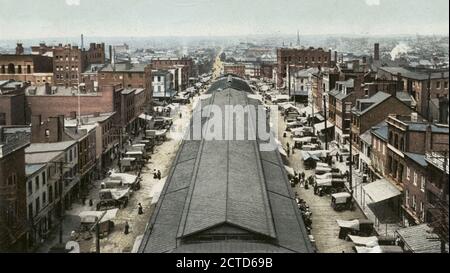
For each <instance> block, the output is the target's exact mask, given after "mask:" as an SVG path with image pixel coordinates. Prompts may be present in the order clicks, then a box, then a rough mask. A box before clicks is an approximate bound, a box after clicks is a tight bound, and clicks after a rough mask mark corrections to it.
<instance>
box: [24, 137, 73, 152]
mask: <svg viewBox="0 0 450 273" xmlns="http://www.w3.org/2000/svg"><path fill="white" fill-rule="evenodd" d="M75 143H76V141H75V140H69V141H61V142H55V143H32V144H31V145H30V146H29V147H28V148H26V149H25V153H27V154H32V153H42V152H57V151H65V150H66V149H68V148H69V147H70V146H72V145H74V144H75Z"/></svg>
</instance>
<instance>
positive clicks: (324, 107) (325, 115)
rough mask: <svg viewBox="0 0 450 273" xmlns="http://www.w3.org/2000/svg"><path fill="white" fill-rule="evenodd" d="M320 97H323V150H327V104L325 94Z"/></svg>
mask: <svg viewBox="0 0 450 273" xmlns="http://www.w3.org/2000/svg"><path fill="white" fill-rule="evenodd" d="M322 98H323V116H324V119H325V150H328V130H327V104H326V97H325V94H323V95H322Z"/></svg>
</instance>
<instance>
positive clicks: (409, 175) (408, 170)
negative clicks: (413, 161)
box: [406, 167, 411, 181]
mask: <svg viewBox="0 0 450 273" xmlns="http://www.w3.org/2000/svg"><path fill="white" fill-rule="evenodd" d="M410 177H411V171H410V169H409V167H406V180H408V181H410Z"/></svg>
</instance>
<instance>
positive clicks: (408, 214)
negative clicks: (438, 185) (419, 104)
mask: <svg viewBox="0 0 450 273" xmlns="http://www.w3.org/2000/svg"><path fill="white" fill-rule="evenodd" d="M386 123H387V125H388V140H387V144H386V146H387V148H386V161H385V173H386V178H387V179H388V180H389V181H391V182H392V183H393V184H394V185H396V186H397V187H398V188H399V189H400V190H403V194H404V196H403V197H404V198H403V204H402V210H401V212H400V214H401V216H402V219H403V223H404V224H405V225H410V224H418V223H422V222H425V220H426V219H425V216H426V208H425V204H426V203H427V200H426V184H427V183H428V182H427V181H428V180H430V179H431V180H433V179H434V178H433V177H431V176H429V174H428V172H427V163H426V160H425V155H426V153H427V152H431V151H443V150H448V134H449V128H448V126H445V125H437V124H430V123H428V122H427V121H426V120H425V119H423V118H422V117H420V116H418V115H417V114H416V113H413V114H411V115H408V116H404V115H390V116H389V117H388V118H387V119H386Z"/></svg>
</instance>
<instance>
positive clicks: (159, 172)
mask: <svg viewBox="0 0 450 273" xmlns="http://www.w3.org/2000/svg"><path fill="white" fill-rule="evenodd" d="M158 180H161V171H160V170H158Z"/></svg>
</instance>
